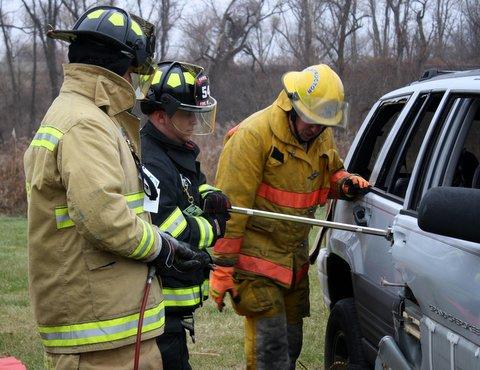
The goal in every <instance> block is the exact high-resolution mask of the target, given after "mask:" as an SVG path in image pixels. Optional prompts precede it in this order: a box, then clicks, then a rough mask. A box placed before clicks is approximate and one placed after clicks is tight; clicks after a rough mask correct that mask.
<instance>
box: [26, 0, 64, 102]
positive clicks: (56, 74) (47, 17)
mask: <svg viewBox="0 0 480 370" xmlns="http://www.w3.org/2000/svg"><path fill="white" fill-rule="evenodd" d="M22 4H23V6H24V8H25V10H26V11H27V13H28V15H29V17H30V19H31V20H32V22H33V23H34V24H35V27H36V28H37V29H38V30H39V32H38V36H39V38H40V41H41V43H42V48H43V52H44V54H45V60H46V63H47V68H48V75H49V78H50V91H51V96H52V99H54V98H55V97H56V96H57V94H58V90H59V88H60V68H59V60H58V46H57V42H56V41H55V40H52V39H51V38H49V37H46V34H45V32H44V30H46V29H47V27H49V26H53V27H56V26H57V23H58V20H59V15H60V6H61V2H60V0H22Z"/></svg>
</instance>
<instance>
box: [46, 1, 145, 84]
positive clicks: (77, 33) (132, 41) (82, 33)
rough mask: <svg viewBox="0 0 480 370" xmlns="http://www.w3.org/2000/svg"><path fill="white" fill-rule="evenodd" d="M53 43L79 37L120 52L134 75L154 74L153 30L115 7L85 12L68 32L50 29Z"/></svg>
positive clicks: (138, 19) (140, 20) (138, 18)
mask: <svg viewBox="0 0 480 370" xmlns="http://www.w3.org/2000/svg"><path fill="white" fill-rule="evenodd" d="M47 35H48V36H49V37H51V38H53V39H60V40H63V41H67V42H72V41H74V40H76V39H77V38H79V37H82V38H85V39H89V40H91V41H94V42H98V43H100V44H102V45H105V46H107V47H112V48H115V49H119V50H121V52H122V53H124V54H125V55H127V56H128V57H129V58H131V59H132V67H133V68H134V70H133V72H135V73H138V74H142V75H148V74H152V73H154V68H152V66H153V56H154V53H155V35H154V26H153V25H152V24H151V23H149V22H147V21H145V20H143V19H142V18H140V17H137V16H135V15H133V14H129V13H127V12H126V11H125V10H123V9H120V8H117V7H114V6H97V7H93V8H91V9H89V10H87V11H86V12H85V13H83V14H82V15H81V16H80V18H79V19H78V20H77V21H76V22H75V25H74V26H73V29H71V30H54V29H49V30H48V31H47Z"/></svg>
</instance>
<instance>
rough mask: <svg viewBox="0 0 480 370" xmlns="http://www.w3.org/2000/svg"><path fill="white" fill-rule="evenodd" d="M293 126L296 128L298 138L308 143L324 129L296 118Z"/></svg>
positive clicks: (321, 126)
mask: <svg viewBox="0 0 480 370" xmlns="http://www.w3.org/2000/svg"><path fill="white" fill-rule="evenodd" d="M294 125H295V126H296V128H297V133H298V136H300V139H302V140H303V141H304V142H309V141H310V140H312V139H315V138H316V137H317V136H318V135H320V134H321V133H322V132H323V130H325V128H326V127H325V126H323V125H316V124H311V123H306V122H305V121H302V119H301V118H300V117H297V120H296V122H295V123H294Z"/></svg>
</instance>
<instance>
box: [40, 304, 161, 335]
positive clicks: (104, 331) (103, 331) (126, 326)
mask: <svg viewBox="0 0 480 370" xmlns="http://www.w3.org/2000/svg"><path fill="white" fill-rule="evenodd" d="M164 316H165V311H164V310H161V311H160V312H159V313H158V314H156V315H153V316H150V317H146V318H144V320H143V325H144V326H147V325H149V324H153V323H155V322H157V321H160V320H161V319H162V318H163V317H164ZM137 326H138V320H134V321H129V322H126V323H123V324H119V325H114V326H108V327H102V328H97V329H85V330H74V331H69V332H61V333H40V336H41V338H42V339H45V340H59V339H60V340H69V339H83V338H94V337H100V336H105V335H112V334H120V333H123V332H126V331H128V330H131V329H133V328H136V327H137ZM128 336H130V335H128ZM119 339H121V338H119Z"/></svg>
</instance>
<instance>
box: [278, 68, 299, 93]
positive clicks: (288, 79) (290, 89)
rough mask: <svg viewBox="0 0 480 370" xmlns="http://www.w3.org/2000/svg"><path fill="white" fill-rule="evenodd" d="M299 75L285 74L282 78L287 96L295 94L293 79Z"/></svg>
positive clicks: (293, 72)
mask: <svg viewBox="0 0 480 370" xmlns="http://www.w3.org/2000/svg"><path fill="white" fill-rule="evenodd" d="M300 74H301V72H295V71H292V72H287V73H284V74H283V76H282V83H283V88H284V89H285V91H286V92H287V94H293V93H294V92H295V79H296V78H297V77H298V76H299V75H300Z"/></svg>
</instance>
